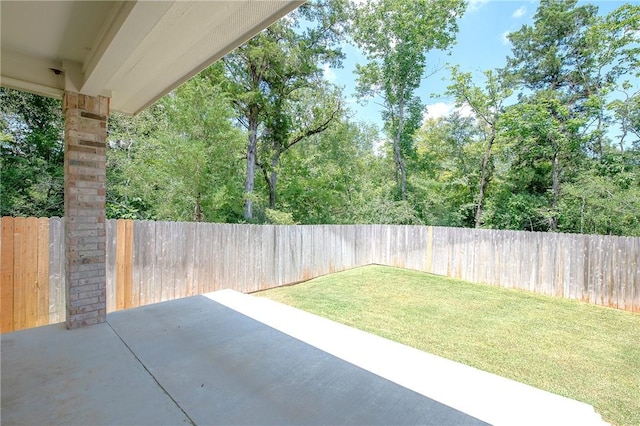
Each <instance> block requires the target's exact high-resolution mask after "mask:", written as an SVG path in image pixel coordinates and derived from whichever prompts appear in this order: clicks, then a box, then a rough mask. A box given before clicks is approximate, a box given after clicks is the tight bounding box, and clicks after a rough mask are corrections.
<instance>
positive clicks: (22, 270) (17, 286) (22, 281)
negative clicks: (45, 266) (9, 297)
mask: <svg viewBox="0 0 640 426" xmlns="http://www.w3.org/2000/svg"><path fill="white" fill-rule="evenodd" d="M26 227H27V224H26V219H25V218H22V217H17V218H15V220H14V225H13V235H14V240H13V247H14V275H13V280H14V291H13V309H14V311H13V323H14V327H15V329H16V330H21V329H23V328H25V327H26V325H27V306H26V298H27V295H26V292H27V279H28V278H27V270H26V269H27V265H28V264H29V260H30V259H29V253H28V248H27V247H26V241H25V240H24V239H25V234H26V232H27V230H26Z"/></svg>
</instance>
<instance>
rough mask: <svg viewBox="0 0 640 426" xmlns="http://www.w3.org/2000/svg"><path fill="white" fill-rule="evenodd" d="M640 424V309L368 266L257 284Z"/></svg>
mask: <svg viewBox="0 0 640 426" xmlns="http://www.w3.org/2000/svg"><path fill="white" fill-rule="evenodd" d="M257 295H259V296H263V297H268V298H270V299H273V300H276V301H279V302H282V303H286V304H288V305H291V306H295V307H297V308H300V309H303V310H305V311H308V312H312V313H314V314H317V315H321V316H323V317H326V318H330V319H332V320H334V321H337V322H341V323H343V324H347V325H349V326H352V327H356V328H359V329H361V330H365V331H368V332H370V333H374V334H377V335H380V336H383V337H386V338H388V339H391V340H395V341H397V342H401V343H404V344H406V345H409V346H413V347H415V348H418V349H421V350H424V351H427V352H430V353H433V354H436V355H440V356H442V357H445V358H449V359H452V360H454V361H458V362H461V363H464V364H467V365H471V366H473V367H476V368H479V369H482V370H485V371H489V372H492V373H495V374H499V375H501V376H504V377H508V378H511V379H514V380H517V381H519V382H523V383H527V384H529V385H532V386H535V387H538V388H541V389H545V390H547V391H550V392H553V393H556V394H559V395H563V396H566V397H569V398H573V399H577V400H579V401H583V402H586V403H588V404H591V405H593V406H594V407H595V409H596V411H598V412H599V413H600V414H601V415H602V416H603V418H604V419H605V420H606V421H608V422H612V423H613V424H615V425H640V315H638V314H633V313H630V312H624V311H618V310H614V309H609V308H603V307H599V306H593V305H589V304H585V303H582V302H578V301H573V300H565V299H559V298H552V297H546V296H540V295H536V294H533V293H529V292H524V291H519V290H510V289H503V288H498V287H493V286H488V285H482V284H472V283H468V282H465V281H459V280H454V279H450V278H445V277H440V276H435V275H429V274H425V273H421V272H415V271H408V270H403V269H398V268H389V267H384V266H367V267H364V268H358V269H352V270H350V271H346V272H341V273H338V274H332V275H327V276H324V277H320V278H316V279H314V280H311V281H308V282H305V283H302V284H298V285H294V286H290V287H281V288H277V289H272V290H268V291H265V292H261V293H257Z"/></svg>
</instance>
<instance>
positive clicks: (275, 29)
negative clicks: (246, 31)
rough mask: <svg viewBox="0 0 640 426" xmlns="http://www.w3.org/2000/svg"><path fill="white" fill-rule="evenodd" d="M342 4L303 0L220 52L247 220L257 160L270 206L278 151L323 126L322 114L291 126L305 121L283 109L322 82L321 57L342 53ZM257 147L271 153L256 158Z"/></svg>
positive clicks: (337, 57) (328, 59)
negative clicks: (240, 130)
mask: <svg viewBox="0 0 640 426" xmlns="http://www.w3.org/2000/svg"><path fill="white" fill-rule="evenodd" d="M345 4H346V1H345V0H323V1H314V2H308V3H306V4H304V5H303V6H301V7H300V8H299V9H297V11H296V12H294V13H292V14H290V15H289V16H288V17H287V18H286V19H282V20H280V21H278V22H276V23H275V24H273V25H272V26H270V27H269V28H267V29H266V30H264V31H263V32H262V33H260V34H259V35H257V36H256V37H254V38H253V39H251V40H250V41H249V42H247V43H245V44H244V45H243V46H241V47H240V48H238V49H236V50H235V51H234V52H232V53H231V54H230V55H227V56H226V57H225V58H224V63H225V65H226V69H227V76H228V78H229V81H230V83H229V87H228V90H229V91H230V93H231V94H232V96H233V98H234V104H235V106H236V110H237V113H238V116H239V118H240V122H241V123H242V125H243V126H244V127H245V128H246V129H247V132H248V137H247V138H248V140H247V149H246V175H245V184H244V191H245V203H244V217H245V220H247V221H250V220H252V219H253V202H254V200H255V195H254V187H255V172H256V166H259V167H261V169H262V171H263V174H264V173H266V174H267V176H269V177H268V179H267V180H268V181H269V182H270V184H269V191H270V197H269V199H270V204H269V205H270V207H272V208H275V202H276V198H275V196H276V192H275V191H276V189H275V186H276V184H277V173H276V174H273V171H274V170H276V169H277V164H278V163H279V161H280V156H281V154H282V153H283V152H284V151H286V150H287V149H288V148H287V146H292V145H291V143H292V142H293V141H294V140H296V138H298V137H299V136H300V135H304V134H305V133H308V134H314V133H317V132H320V131H323V130H325V129H326V126H325V125H323V124H322V123H324V122H325V121H326V120H323V119H322V118H318V119H317V120H314V121H316V122H317V123H319V126H316V127H315V128H295V127H292V126H294V125H295V124H300V125H304V124H309V123H296V122H295V121H294V120H293V117H291V116H289V114H288V113H289V110H290V108H291V107H290V105H289V104H290V102H291V101H294V100H295V99H296V97H300V96H301V94H300V92H301V91H305V90H311V91H312V92H313V91H315V90H319V85H320V86H321V85H323V84H324V83H321V82H320V80H321V79H320V77H321V75H322V68H321V65H322V64H323V63H326V64H330V65H334V66H338V65H339V64H340V61H341V59H342V53H341V52H340V49H339V48H338V47H336V45H337V43H338V41H339V40H340V37H341V34H342V26H343V24H342V23H343V22H344V21H345V19H344V16H345V15H344V14H345ZM301 20H304V21H305V24H306V28H305V29H304V30H303V29H301V28H300V26H299V25H300V21H301ZM313 112H314V111H312V113H313ZM329 117H331V114H329ZM302 139H304V137H302V138H301V139H299V140H298V141H300V140H302ZM296 143H297V142H296ZM271 149H273V151H271ZM260 152H271V155H270V158H269V159H268V160H267V161H259V157H258V155H259V153H260Z"/></svg>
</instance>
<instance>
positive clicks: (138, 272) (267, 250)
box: [0, 217, 640, 332]
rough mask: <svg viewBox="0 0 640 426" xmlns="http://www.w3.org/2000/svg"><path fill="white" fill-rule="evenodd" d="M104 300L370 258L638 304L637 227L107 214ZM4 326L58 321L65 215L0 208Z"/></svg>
mask: <svg viewBox="0 0 640 426" xmlns="http://www.w3.org/2000/svg"><path fill="white" fill-rule="evenodd" d="M106 234H107V247H106V263H107V311H108V312H111V311H114V310H119V309H126V308H131V307H135V306H141V305H146V304H150V303H156V302H161V301H165V300H172V299H175V298H180V297H186V296H191V295H195V294H202V293H206V292H210V291H215V290H219V289H223V288H233V289H235V290H238V291H242V292H245V293H248V292H253V291H257V290H265V289H268V288H272V287H277V286H280V285H285V284H291V283H295V282H299V281H304V280H307V279H309V278H313V277H317V276H320V275H324V274H328V273H332V272H338V271H342V270H346V269H350V268H354V267H358V266H364V265H368V264H372V263H377V264H382V265H389V266H397V267H403V268H409V269H416V270H419V271H424V272H430V273H434V274H439V275H445V276H449V277H453V278H459V279H464V280H467V281H472V282H481V283H489V284H493V285H499V286H502V287H509V288H520V289H524V290H529V291H534V292H538V293H543V294H547V295H552V296H560V297H566V298H572V299H580V300H583V301H587V302H590V303H594V304H599V305H604V306H611V307H615V308H619V309H625V310H630V311H635V312H640V260H639V259H640V238H632V237H611V236H599V235H574V234H554V233H537V232H519V231H498V230H476V229H464V228H444V227H430V226H404V225H309V226H275V225H231V224H212V223H186V222H180V223H178V222H147V221H131V220H117V221H116V220H109V221H107V223H106ZM0 237H1V238H0V244H1V246H0V248H1V256H2V258H1V260H0V266H1V277H2V283H1V297H2V300H1V304H2V305H1V307H2V313H1V319H2V321H1V325H2V332H7V331H12V330H19V329H21V328H26V327H34V326H39V325H45V324H49V323H55V322H60V321H64V315H65V301H64V292H65V290H64V285H65V282H64V276H65V273H64V244H63V241H64V220H63V219H61V218H51V219H46V218H40V219H38V218H11V217H3V218H2V234H1V236H0Z"/></svg>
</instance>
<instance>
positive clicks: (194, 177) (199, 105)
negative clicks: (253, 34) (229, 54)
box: [109, 64, 243, 222]
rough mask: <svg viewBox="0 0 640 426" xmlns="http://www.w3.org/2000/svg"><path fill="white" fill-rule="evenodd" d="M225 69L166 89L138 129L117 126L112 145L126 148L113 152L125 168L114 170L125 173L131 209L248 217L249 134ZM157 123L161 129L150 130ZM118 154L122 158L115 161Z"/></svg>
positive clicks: (200, 217)
mask: <svg viewBox="0 0 640 426" xmlns="http://www.w3.org/2000/svg"><path fill="white" fill-rule="evenodd" d="M221 73H222V68H221V66H220V65H218V64H216V65H213V66H212V67H210V68H209V69H207V70H205V71H203V72H202V73H200V74H199V75H197V76H196V77H194V78H193V79H191V80H190V81H189V82H187V83H185V84H184V85H183V86H181V87H180V88H178V89H177V90H175V91H174V92H172V93H170V94H169V95H167V96H165V97H164V98H163V99H162V100H161V102H160V103H159V104H158V105H157V107H156V108H157V110H156V111H154V113H153V114H151V115H150V116H149V117H148V119H149V121H141V122H138V123H137V124H138V127H137V129H136V130H135V131H133V132H131V133H130V134H129V135H126V136H125V137H123V135H122V134H121V133H120V134H118V133H116V132H114V133H111V134H110V137H109V140H110V145H112V147H113V148H112V150H113V151H114V152H118V151H120V153H121V154H126V157H125V156H123V155H120V156H113V154H112V155H111V157H110V159H111V161H112V165H113V166H117V167H118V173H111V174H110V175H109V176H110V177H111V176H113V175H114V174H119V175H121V181H120V182H119V183H118V190H117V194H119V196H120V197H121V199H124V200H128V201H127V202H123V203H120V204H121V205H125V206H129V209H128V210H125V211H124V212H125V213H126V212H129V213H136V212H140V213H142V217H143V218H153V219H159V220H186V221H197V222H200V221H208V222H235V221H238V220H239V219H240V218H241V212H240V211H239V206H240V205H241V199H242V194H241V190H240V188H241V186H242V185H241V178H242V177H241V167H240V163H239V161H240V158H241V152H242V142H241V140H242V137H243V135H242V132H241V131H240V130H239V129H238V128H236V127H235V126H234V125H233V122H232V118H233V109H232V106H231V101H230V100H229V99H228V98H227V96H226V94H225V93H224V91H223V90H222V88H221V87H220V85H219V81H220V75H221ZM149 123H153V129H148V130H149V131H148V132H146V131H145V130H144V128H145V127H147V126H148V125H149ZM125 127H126V126H125ZM147 128H148V127H147ZM131 136H133V138H132V139H127V138H131ZM114 157H115V158H116V159H117V160H119V161H120V162H121V163H120V164H117V165H116V164H113V159H114ZM123 157H124V158H123ZM131 207H132V209H131ZM115 212H120V213H122V211H121V210H116V211H115Z"/></svg>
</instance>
